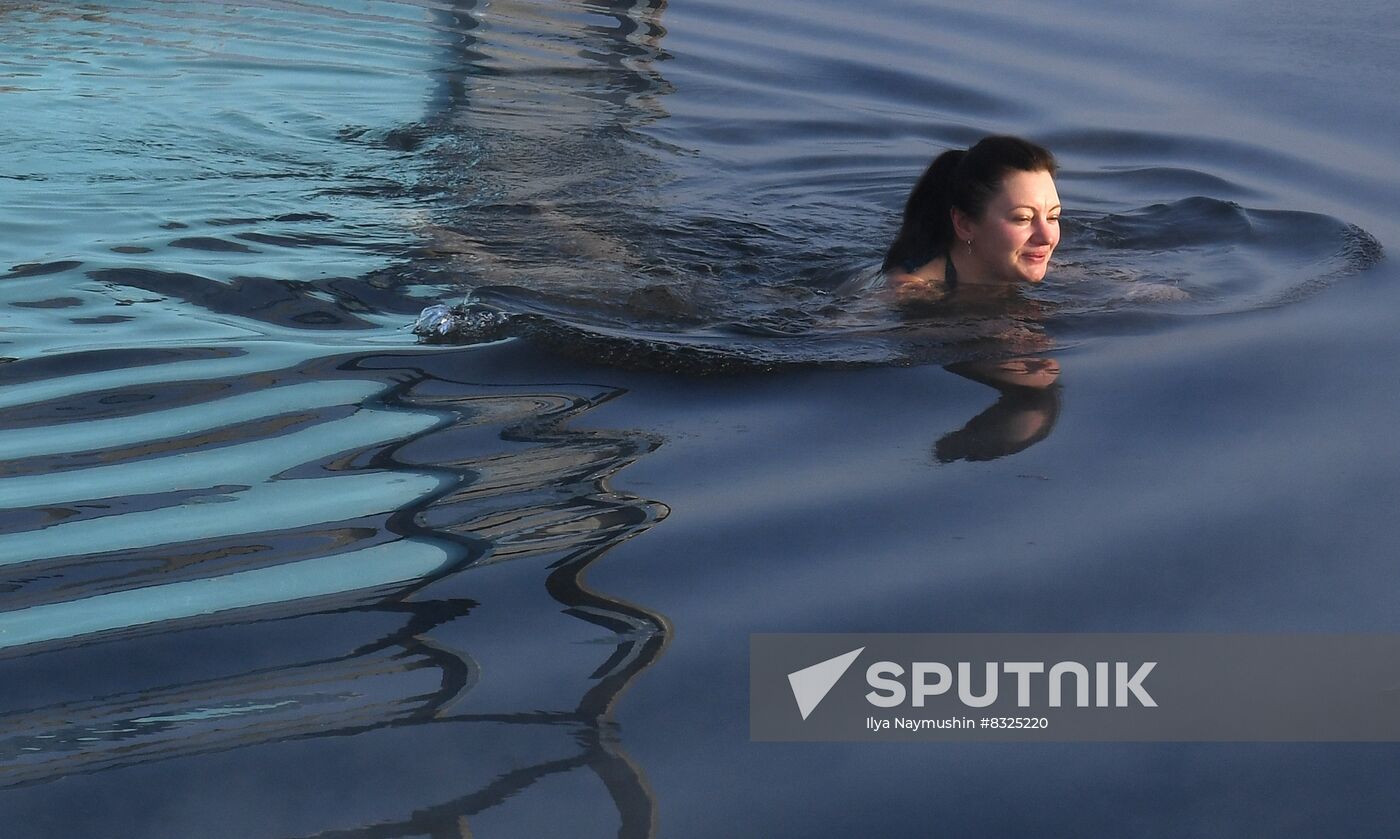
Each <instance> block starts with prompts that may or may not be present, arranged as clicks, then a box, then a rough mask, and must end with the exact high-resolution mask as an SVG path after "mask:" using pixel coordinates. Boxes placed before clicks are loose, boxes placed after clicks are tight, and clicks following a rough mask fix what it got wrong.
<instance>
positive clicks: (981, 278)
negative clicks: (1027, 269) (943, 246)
mask: <svg viewBox="0 0 1400 839" xmlns="http://www.w3.org/2000/svg"><path fill="white" fill-rule="evenodd" d="M948 261H949V263H950V264H951V265H952V266H953V271H955V272H956V273H957V277H958V284H959V285H975V286H980V287H982V288H984V289H986V290H988V291H990V290H992V289H1013V288H1015V287H1016V284H1015V283H1008V282H1006V281H1005V280H1001V279H995V278H992V277H991V276H990V272H989V271H987V270H986V268H985V267H984V266H982V265H981V264H980V263H979V262H978V261H977V260H976V259H974V258H973V256H972V255H971V254H970V253H968V252H967V250H966V249H964V248H960V247H957V246H955V247H954V248H953V249H952V252H951V253H949V254H948Z"/></svg>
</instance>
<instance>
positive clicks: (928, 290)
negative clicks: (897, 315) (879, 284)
mask: <svg viewBox="0 0 1400 839" xmlns="http://www.w3.org/2000/svg"><path fill="white" fill-rule="evenodd" d="M888 287H889V288H890V290H891V291H893V292H894V298H895V302H897V303H901V304H903V303H928V302H936V301H938V300H941V299H942V298H943V297H945V296H947V293H948V284H947V282H946V281H945V280H944V274H943V260H942V259H935V260H932V261H930V262H927V263H925V264H923V265H921V266H919V267H918V268H916V269H914V270H913V271H893V272H891V273H890V274H889V282H888Z"/></svg>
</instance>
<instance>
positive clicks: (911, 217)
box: [883, 137, 1056, 271]
mask: <svg viewBox="0 0 1400 839" xmlns="http://www.w3.org/2000/svg"><path fill="white" fill-rule="evenodd" d="M1013 171H1019V172H1049V173H1050V174H1051V175H1054V174H1055V171H1056V166H1055V156H1054V155H1053V154H1051V153H1050V152H1049V151H1046V150H1045V149H1044V148H1042V147H1040V146H1037V145H1036V144H1035V143H1032V142H1030V141H1029V140H1022V139H1021V138H1019V137H985V138H983V139H982V140H981V141H979V142H978V143H977V145H975V146H973V147H972V148H970V149H950V150H948V151H945V152H943V153H942V154H940V155H939V156H938V157H936V158H934V160H933V162H932V163H930V164H929V167H928V169H925V170H924V174H923V176H922V177H920V178H919V180H918V182H917V183H915V184H914V189H913V190H911V191H910V192H909V200H908V201H906V202H905V203H904V221H903V223H901V225H900V227H899V235H897V236H895V239H894V244H892V245H890V249H889V252H888V253H886V254H885V264H884V266H883V268H884V270H886V271H888V270H890V269H891V268H898V267H901V266H903V265H905V264H906V263H918V264H920V265H922V264H923V263H925V262H928V261H929V260H931V259H933V258H934V257H936V256H938V255H940V254H945V253H947V252H948V248H949V246H950V245H951V244H952V243H953V239H954V233H953V218H952V209H953V208H954V207H957V208H958V209H959V210H962V211H963V212H964V213H967V214H968V215H969V216H972V217H973V218H980V217H981V216H982V213H983V212H984V211H986V209H987V204H988V203H989V202H990V201H991V200H992V196H994V195H996V193H997V190H999V189H1001V184H1002V181H1003V180H1005V179H1006V175H1007V173H1008V172H1013Z"/></svg>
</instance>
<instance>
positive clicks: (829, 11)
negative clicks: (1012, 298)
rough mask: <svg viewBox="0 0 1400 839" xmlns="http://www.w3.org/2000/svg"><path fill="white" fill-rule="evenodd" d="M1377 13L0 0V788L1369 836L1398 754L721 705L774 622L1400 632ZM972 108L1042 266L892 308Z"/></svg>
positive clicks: (1387, 192) (461, 816)
mask: <svg viewBox="0 0 1400 839" xmlns="http://www.w3.org/2000/svg"><path fill="white" fill-rule="evenodd" d="M1398 18H1400V14H1397V12H1396V11H1395V10H1394V9H1393V8H1392V7H1391V6H1390V5H1388V4H1382V3H1354V4H1351V5H1349V6H1348V7H1346V8H1344V9H1334V10H1329V12H1328V13H1327V14H1325V15H1318V14H1317V13H1316V9H1314V8H1312V7H1303V6H1299V5H1296V4H1295V5H1293V6H1288V5H1286V4H1285V5H1283V6H1279V5H1278V4H1259V3H1244V4H1235V5H1234V6H1231V7H1230V8H1227V9H1222V8H1219V7H1218V6H1217V5H1215V4H1205V3H1194V2H1176V3H1170V4H1166V5H1159V6H1156V7H1151V8H1146V7H1139V6H1135V5H1134V6H1121V5H1120V4H1111V3H1096V4H1088V5H1085V4H1068V3H1061V4H1050V5H1046V4H1039V5H1030V4H1024V3H1019V2H1007V3H1000V2H998V3H991V4H983V5H981V6H978V7H977V8H975V9H969V8H963V7H959V6H957V5H946V6H945V5H943V4H933V5H911V4H906V3H898V2H893V0H889V1H888V2H884V1H883V0H882V2H877V3H874V4H865V5H862V6H860V7H858V8H857V7H854V6H850V5H849V4H840V3H834V2H824V0H823V2H804V3H796V2H779V3H769V4H763V5H761V6H753V5H752V4H747V5H746V4H739V3H733V2H728V0H721V2H689V1H688V2H680V3H663V2H655V3H630V2H603V0H589V2H579V3H564V2H546V1H545V0H540V2H512V1H507V2H493V3H489V4H488V3H473V2H427V0H424V2H387V1H384V2H364V3H348V2H347V3H286V4H284V3H270V2H269V3H239V4H198V5H194V4H173V3H159V2H132V3H121V4H100V3H99V4H85V5H81V6H73V5H70V4H57V3H43V2H30V3H0V44H4V46H3V48H0V117H3V120H0V144H3V147H4V149H5V150H6V156H5V159H6V164H5V165H4V166H3V167H0V230H3V232H4V235H3V238H0V343H2V344H3V346H0V356H3V357H4V358H5V359H6V361H5V362H4V363H0V427H3V429H4V433H3V434H0V451H3V460H2V461H0V464H2V466H0V468H3V470H4V471H3V474H0V495H2V496H3V498H4V502H3V509H0V519H3V522H4V524H3V528H2V529H0V569H3V571H4V576H3V578H0V816H3V817H4V820H3V822H0V823H2V824H3V825H4V828H3V829H0V833H4V834H5V835H11V834H13V835H16V836H45V837H47V836H54V837H58V836H65V837H67V836H131V837H162V836H169V837H188V836H211V837H213V836H229V837H249V836H269V837H272V836H276V837H294V836H355V837H381V836H403V837H409V836H468V835H470V836H511V837H514V836H529V837H533V836H593V835H600V836H614V835H621V836H648V835H658V836H712V835H724V836H789V835H816V836H837V835H871V836H924V835H939V834H944V833H946V834H950V835H1047V834H1048V835H1144V836H1178V835H1183V834H1185V835H1197V834H1205V835H1215V836H1257V835H1385V834H1387V833H1389V832H1392V831H1393V828H1392V825H1393V824H1394V822H1395V821H1396V819H1397V817H1400V807H1397V805H1396V804H1395V799H1394V796H1393V794H1392V793H1391V790H1392V789H1393V788H1394V786H1395V784H1396V782H1397V780H1400V777H1397V770H1396V768H1395V767H1396V756H1397V752H1396V749H1395V747H1394V746H1392V745H1384V744H1351V745H1341V744H1331V745H1302V744H1269V745H1238V744H1171V745H1161V744H1063V745H1035V746H1015V745H991V744H963V745H957V746H946V747H943V746H940V747H931V746H926V745H918V746H915V745H890V746H880V745H835V744H832V745H821V744H817V745H812V744H801V745H785V744H764V743H750V742H749V740H748V723H747V716H748V684H747V673H748V661H747V649H748V647H747V645H748V636H749V634H750V633H754V632H804V631H812V632H840V631H863V632H869V631H877V632H878V631H890V632H918V631H960V632H981V631H987V632H1028V631H1057V632H1064V631H1095V632H1099V631H1101V632H1116V631H1167V632H1171V631H1222V632H1228V631H1264V632H1268V631H1323V630H1325V631H1396V629H1397V624H1396V619H1395V617H1394V615H1395V610H1394V609H1393V607H1392V603H1393V601H1394V599H1395V595H1396V594H1397V592H1400V576H1397V574H1396V571H1395V569H1394V567H1393V562H1392V558H1393V554H1394V546H1395V545H1396V544H1397V542H1400V540H1397V536H1400V531H1398V530H1397V524H1396V521H1395V517H1394V515H1393V512H1392V510H1393V507H1394V505H1395V499H1396V498H1397V497H1400V478H1397V475H1400V468H1397V467H1400V462H1397V461H1400V454H1397V453H1398V452H1400V448H1397V446H1396V444H1395V442H1394V433H1393V431H1392V428H1391V426H1392V424H1393V418H1394V417H1395V416H1397V415H1400V396H1397V393H1396V391H1395V389H1394V388H1393V387H1392V386H1391V384H1390V383H1391V381H1392V380H1393V379H1394V376H1393V375H1391V374H1390V373H1389V372H1388V371H1389V370H1390V369H1392V368H1393V367H1394V366H1395V364H1396V363H1397V362H1400V341H1397V339H1396V338H1395V330H1394V328H1393V325H1394V318H1393V316H1392V315H1391V314H1390V313H1391V312H1393V311H1395V308H1396V306H1397V305H1400V291H1397V283H1396V280H1397V272H1396V269H1395V267H1394V265H1393V263H1392V262H1390V261H1387V259H1386V257H1385V252H1386V250H1387V249H1393V248H1394V246H1395V243H1396V241H1397V239H1400V227H1398V226H1397V225H1396V222H1395V219H1394V213H1393V205H1394V203H1395V195H1396V194H1397V192H1400V176H1397V175H1396V172H1395V167H1394V165H1393V161H1394V148H1395V146H1396V140H1397V139H1400V116H1398V115H1400V107H1397V106H1398V105H1400V101H1397V96H1396V94H1395V93H1393V92H1392V91H1390V90H1389V89H1388V88H1387V87H1386V86H1385V85H1383V84H1378V83H1377V81H1376V79H1378V78H1382V79H1383V78H1387V77H1388V76H1389V75H1393V74H1392V73H1390V71H1393V70H1396V69H1400V68H1398V67H1397V66H1396V62H1395V59H1393V58H1386V56H1388V55H1391V54H1392V53H1393V52H1394V50H1393V49H1392V47H1393V42H1394V39H1395V33H1396V32H1397V31H1400V19H1398ZM992 132H1012V133H1018V134H1024V135H1028V136H1031V137H1034V138H1036V139H1038V140H1040V141H1041V142H1043V143H1045V144H1047V145H1048V146H1050V147H1051V148H1052V149H1053V150H1054V151H1055V152H1056V154H1057V155H1058V156H1059V157H1060V160H1061V163H1062V172H1061V177H1060V181H1059V189H1060V193H1061V196H1062V198H1063V199H1064V201H1065V205H1066V208H1067V214H1066V230H1065V232H1066V237H1065V242H1064V245H1063V246H1062V247H1061V250H1060V251H1059V253H1058V254H1057V263H1056V266H1055V267H1054V269H1053V271H1052V274H1051V277H1050V279H1049V280H1047V282H1046V283H1045V285H1044V287H1043V288H1041V289H1038V290H1037V291H1036V292H1035V293H1034V294H1033V295H1030V298H1029V299H1028V300H1027V301H1025V307H1024V308H1023V309H1020V310H1018V311H1017V312H1014V313H1013V315H1012V316H1009V317H1007V316H1005V313H998V314H996V315H995V316H988V315H985V313H984V314H979V315H977V316H975V317H970V318H960V319H954V320H949V319H947V318H942V319H939V318H924V319H919V318H914V319H912V320H911V319H909V318H907V317H904V316H901V315H900V314H899V313H896V312H892V311H891V310H890V308H889V307H888V306H886V305H882V304H881V303H880V300H879V295H878V293H872V285H874V284H876V282H877V281H876V279H875V274H874V271H873V269H874V268H875V267H876V266H878V263H879V261H880V258H881V256H882V255H883V248H884V245H885V243H886V242H887V241H888V238H889V236H890V234H891V233H892V231H893V228H894V223H895V216H896V213H897V211H898V207H899V206H900V203H901V202H902V200H903V197H904V194H905V192H906V191H907V189H908V187H909V185H910V184H911V183H912V181H913V179H914V178H915V177H916V176H917V174H918V173H919V171H920V170H921V168H922V167H923V165H925V163H926V162H927V160H928V159H929V157H930V156H931V155H932V154H934V153H936V152H937V151H938V150H940V149H942V148H944V147H946V146H948V145H965V144H967V143H969V142H971V141H973V140H975V139H976V138H977V137H979V136H981V135H983V134H986V133H992ZM468 293H472V294H474V295H476V296H478V297H479V298H482V299H489V300H491V301H493V303H494V304H495V305H498V306H500V307H501V308H502V309H503V310H506V311H509V312H510V313H512V314H514V315H523V316H527V317H529V318H530V319H531V321H530V322H531V323H532V324H534V326H533V327H532V328H531V329H528V330H521V331H520V332H519V333H512V334H509V335H503V336H491V338H492V339H491V340H488V341H484V342H477V343H469V344H467V345H462V346H441V345H426V344H420V343H419V342H418V341H417V340H416V339H415V337H414V336H413V335H412V334H411V332H410V331H409V329H408V327H409V325H410V324H411V323H412V322H413V320H414V319H415V317H416V316H417V314H418V312H419V311H420V310H421V309H422V308H423V307H425V306H429V305H432V304H436V303H439V302H448V303H452V302H456V301H458V300H461V299H462V298H463V297H464V296H465V295H467V294H468ZM1013 352H1030V353H1034V354H1035V356H1034V357H1035V358H1037V359H1042V360H1043V359H1053V360H1054V361H1055V362H1057V363H1058V365H1059V366H1060V369H1061V374H1060V377H1059V382H1058V385H1057V386H1056V387H1055V388H1052V389H1050V390H1048V391H1044V392H1042V393H1039V394H1035V395H1026V394H1021V395H1016V394H1003V393H999V392H997V391H995V390H993V389H992V388H989V387H987V386H985V385H982V384H978V383H977V382H975V381H971V380H969V379H968V378H966V377H963V376H959V375H955V374H954V372H950V371H949V370H948V369H945V368H944V367H943V366H942V365H944V364H949V363H955V362H959V361H965V360H968V359H972V358H985V357H996V356H998V355H1006V354H1010V353H1013ZM958 369H960V368H958V367H956V366H954V367H953V368H952V370H954V371H956V370H958Z"/></svg>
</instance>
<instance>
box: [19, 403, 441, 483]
mask: <svg viewBox="0 0 1400 839" xmlns="http://www.w3.org/2000/svg"><path fill="white" fill-rule="evenodd" d="M438 422H439V419H438V417H435V416H433V415H431V414H425V413H410V412H408V411H371V410H367V409H361V410H359V411H356V412H355V413H354V414H351V415H350V416H348V417H345V418H343V419H338V420H334V421H332V422H325V423H319V424H317V425H314V426H312V427H310V428H304V429H302V430H300V431H297V432H294V433H291V434H284V435H282V436H280V437H267V438H263V439H260V440H252V441H249V442H246V443H240V444H238V445H234V446H221V447H219V448H211V449H208V450H206V451H198V452H189V453H184V454H177V455H171V456H169V457H161V458H153V459H151V460H141V461H137V462H135V463H117V464H113V465H111V466H94V467H92V468H90V469H76V470H73V471H69V472H55V473H53V474H47V475H21V476H19V477H14V478H4V479H2V480H0V508H14V507H44V506H51V505H57V504H65V503H72V502H77V501H92V500H97V499H102V498H120V497H126V496H131V495H147V494H150V493H158V492H175V491H177V490H192V489H203V488H206V487H212V486H218V485H220V484H241V485H252V484H258V483H262V482H263V481H266V480H267V479H268V478H270V477H272V476H273V475H276V474H277V473H279V472H285V471H286V470H288V469H291V468H293V467H295V466H299V465H302V464H305V463H310V462H312V461H315V460H318V459H320V458H323V457H326V456H329V455H332V454H336V453H338V452H344V451H350V450H352V449H358V448H362V447H366V446H369V445H372V444H375V443H382V442H387V441H390V440H402V439H404V438H405V437H408V436H411V435H413V434H416V433H418V432H420V431H426V430H427V429H429V428H431V427H433V426H434V425H435V424H437V423H438Z"/></svg>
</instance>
